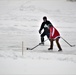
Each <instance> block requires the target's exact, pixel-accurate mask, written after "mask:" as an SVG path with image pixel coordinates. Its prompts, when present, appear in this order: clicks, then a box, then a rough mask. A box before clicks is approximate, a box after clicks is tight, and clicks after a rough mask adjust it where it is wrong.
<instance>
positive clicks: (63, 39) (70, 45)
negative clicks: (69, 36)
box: [61, 37, 75, 47]
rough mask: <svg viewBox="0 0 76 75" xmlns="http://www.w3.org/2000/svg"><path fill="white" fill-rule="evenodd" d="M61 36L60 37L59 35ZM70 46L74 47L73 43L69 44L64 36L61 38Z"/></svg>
mask: <svg viewBox="0 0 76 75" xmlns="http://www.w3.org/2000/svg"><path fill="white" fill-rule="evenodd" d="M61 38H62V37H61ZM62 39H63V40H64V41H65V42H66V43H67V44H68V45H69V46H70V47H75V45H71V44H70V43H68V42H67V41H66V40H65V39H64V38H62Z"/></svg>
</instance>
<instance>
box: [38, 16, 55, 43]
mask: <svg viewBox="0 0 76 75" xmlns="http://www.w3.org/2000/svg"><path fill="white" fill-rule="evenodd" d="M50 26H53V25H52V23H51V22H50V21H48V20H47V17H46V16H44V17H43V22H42V24H41V27H40V29H39V33H40V34H41V31H42V30H43V29H44V32H43V33H42V34H41V43H42V44H44V36H45V35H46V36H47V37H48V38H49V34H50V30H49V27H50Z"/></svg>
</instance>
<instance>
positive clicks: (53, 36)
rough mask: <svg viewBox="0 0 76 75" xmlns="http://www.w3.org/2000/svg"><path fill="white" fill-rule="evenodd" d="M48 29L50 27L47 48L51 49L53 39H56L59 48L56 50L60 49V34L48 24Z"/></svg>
mask: <svg viewBox="0 0 76 75" xmlns="http://www.w3.org/2000/svg"><path fill="white" fill-rule="evenodd" d="M49 29H50V35H49V39H50V48H48V50H53V41H56V44H57V46H58V48H59V50H58V51H62V48H61V46H60V43H59V39H60V34H59V32H58V30H57V29H56V28H55V27H54V26H50V28H49Z"/></svg>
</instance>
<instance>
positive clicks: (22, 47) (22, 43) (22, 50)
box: [22, 41, 24, 56]
mask: <svg viewBox="0 0 76 75" xmlns="http://www.w3.org/2000/svg"><path fill="white" fill-rule="evenodd" d="M23 47H24V43H23V41H22V56H23V51H24V48H23Z"/></svg>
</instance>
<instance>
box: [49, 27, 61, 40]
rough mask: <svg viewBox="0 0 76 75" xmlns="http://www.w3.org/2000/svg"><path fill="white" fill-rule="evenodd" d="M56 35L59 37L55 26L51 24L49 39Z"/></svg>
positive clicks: (54, 37)
mask: <svg viewBox="0 0 76 75" xmlns="http://www.w3.org/2000/svg"><path fill="white" fill-rule="evenodd" d="M58 37H60V34H59V32H58V30H57V29H56V28H54V27H53V26H52V27H50V39H54V40H55V39H56V38H58Z"/></svg>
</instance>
